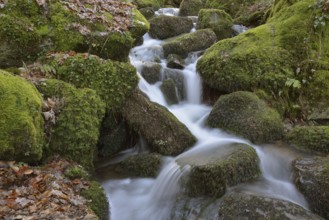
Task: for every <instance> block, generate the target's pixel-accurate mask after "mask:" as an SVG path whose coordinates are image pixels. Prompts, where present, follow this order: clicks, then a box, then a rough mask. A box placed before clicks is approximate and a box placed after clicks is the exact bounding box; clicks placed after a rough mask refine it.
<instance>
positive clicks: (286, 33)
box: [197, 0, 329, 106]
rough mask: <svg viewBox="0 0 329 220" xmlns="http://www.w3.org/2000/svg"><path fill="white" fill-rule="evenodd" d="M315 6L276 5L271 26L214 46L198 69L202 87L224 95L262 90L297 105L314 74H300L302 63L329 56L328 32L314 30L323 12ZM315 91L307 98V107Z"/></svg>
mask: <svg viewBox="0 0 329 220" xmlns="http://www.w3.org/2000/svg"><path fill="white" fill-rule="evenodd" d="M313 4H314V1H313V0H300V1H293V2H290V1H287V0H280V1H276V2H275V5H274V6H273V8H272V14H271V17H270V18H269V19H268V21H267V23H266V24H264V25H261V26H259V27H257V28H254V29H251V30H249V31H247V32H245V33H243V34H240V35H238V36H236V37H234V38H231V39H226V40H223V41H220V42H218V43H217V44H215V45H213V46H212V47H211V48H209V49H208V50H207V52H206V53H205V54H204V56H203V57H202V58H201V59H200V60H199V61H198V64H197V70H198V71H199V73H200V75H201V76H202V78H203V81H204V82H205V83H206V84H208V85H209V86H210V87H212V88H215V89H218V90H219V91H223V92H233V91H237V90H255V89H259V88H261V89H264V90H265V91H266V92H267V93H268V94H273V95H274V96H276V97H279V98H281V99H282V98H283V99H285V100H286V101H287V102H291V101H294V102H295V103H296V102H298V95H295V94H291V93H295V92H296V91H297V93H298V92H299V94H301V92H300V91H303V90H304V89H305V90H306V87H307V85H311V84H312V83H313V76H314V70H315V69H314V68H301V67H302V66H303V63H305V61H307V60H316V61H317V62H319V61H321V62H322V61H323V60H325V58H324V57H326V56H328V54H329V44H326V43H325V44H323V43H322V41H323V39H325V36H328V35H329V26H321V27H320V26H318V27H317V28H314V23H315V22H316V17H315V16H321V13H322V12H321V10H322V8H323V7H324V6H323V7H322V6H321V7H320V6H319V7H318V6H315V7H310V5H311V6H312V5H313ZM320 42H321V43H320ZM321 68H322V67H320V66H318V69H316V70H317V71H319V70H321ZM312 69H313V71H312ZM291 82H293V83H291ZM303 82H304V83H303ZM320 85H321V88H323V90H326V89H325V87H324V85H323V84H320ZM312 89H314V86H311V87H309V89H308V90H307V91H308V92H305V93H302V96H304V97H306V99H307V100H306V102H308V101H309V100H310V99H309V98H308V96H309V95H310V92H309V91H311V90H312ZM291 90H294V91H291ZM319 90H322V89H319ZM288 92H290V93H289V94H288ZM291 106H293V105H291Z"/></svg>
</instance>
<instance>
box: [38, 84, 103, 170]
mask: <svg viewBox="0 0 329 220" xmlns="http://www.w3.org/2000/svg"><path fill="white" fill-rule="evenodd" d="M40 88H41V91H42V93H43V94H44V98H55V99H56V100H58V102H57V103H58V104H57V106H56V109H57V110H56V113H57V114H58V116H57V118H56V124H55V125H53V128H52V130H51V132H50V137H49V138H48V139H49V147H48V149H47V154H48V156H51V155H54V154H56V153H57V154H60V155H62V156H64V157H66V158H68V159H71V160H74V161H76V162H78V163H79V164H81V165H83V166H84V167H85V168H86V169H88V170H89V171H90V170H92V168H93V161H94V153H95V151H96V144H97V140H98V136H99V128H100V123H101V120H102V118H103V117H104V114H105V104H104V103H103V102H102V100H101V99H100V97H99V96H98V95H97V94H96V92H95V91H94V90H91V89H77V88H75V87H74V86H72V85H70V84H68V83H65V82H63V81H60V80H54V79H49V80H47V81H46V82H44V83H41V84H40Z"/></svg>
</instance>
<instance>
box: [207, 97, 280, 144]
mask: <svg viewBox="0 0 329 220" xmlns="http://www.w3.org/2000/svg"><path fill="white" fill-rule="evenodd" d="M208 124H209V126H211V127H214V128H222V129H224V130H226V131H230V132H233V133H234V134H236V135H240V136H242V137H244V138H247V139H249V140H250V141H252V142H254V143H266V142H270V141H274V140H278V139H280V138H281V137H282V135H283V124H282V122H281V118H280V116H279V114H278V113H277V112H276V111H275V110H274V109H271V108H270V107H268V106H267V105H266V103H265V102H264V101H262V100H261V99H259V98H258V97H257V96H256V95H255V94H253V93H251V92H242V91H239V92H234V93H231V94H228V95H223V96H221V97H220V98H219V99H218V100H217V102H216V103H215V105H214V107H213V109H212V111H211V112H210V114H209V117H208Z"/></svg>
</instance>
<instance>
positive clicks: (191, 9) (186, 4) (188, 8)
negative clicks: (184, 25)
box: [179, 0, 204, 16]
mask: <svg viewBox="0 0 329 220" xmlns="http://www.w3.org/2000/svg"><path fill="white" fill-rule="evenodd" d="M203 5H204V3H203V1H202V0H183V1H182V2H181V3H180V5H179V15H180V16H197V15H198V13H199V11H200V9H201V8H203Z"/></svg>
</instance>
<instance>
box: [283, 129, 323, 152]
mask: <svg viewBox="0 0 329 220" xmlns="http://www.w3.org/2000/svg"><path fill="white" fill-rule="evenodd" d="M286 139H287V140H288V141H289V142H290V143H292V144H293V145H294V146H295V147H297V148H298V149H302V150H305V151H311V152H319V153H329V126H309V127H295V128H294V129H293V130H291V131H290V132H289V133H288V134H287V137H286Z"/></svg>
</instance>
